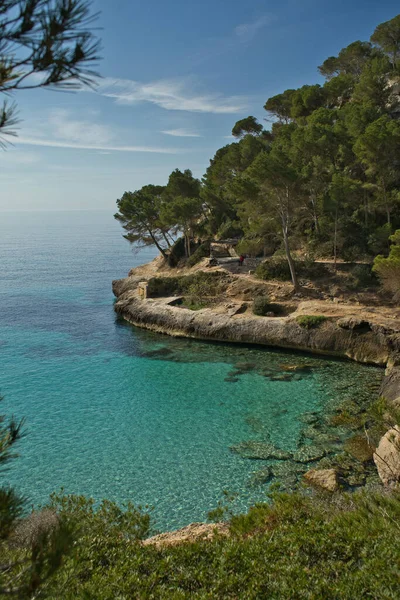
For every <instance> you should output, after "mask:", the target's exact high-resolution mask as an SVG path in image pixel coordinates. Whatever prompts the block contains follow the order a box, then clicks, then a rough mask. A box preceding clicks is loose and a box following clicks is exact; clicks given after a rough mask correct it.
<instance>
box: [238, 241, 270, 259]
mask: <svg viewBox="0 0 400 600" xmlns="http://www.w3.org/2000/svg"><path fill="white" fill-rule="evenodd" d="M264 246H265V242H264V240H263V239H262V238H254V239H246V238H243V239H241V240H240V242H239V243H238V245H237V246H236V252H237V254H239V255H240V254H246V255H248V256H250V257H256V256H260V255H262V253H263V250H264Z"/></svg>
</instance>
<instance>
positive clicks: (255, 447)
mask: <svg viewBox="0 0 400 600" xmlns="http://www.w3.org/2000/svg"><path fill="white" fill-rule="evenodd" d="M230 450H231V452H235V453H236V454H239V455H240V456H241V457H242V458H248V459H250V460H268V459H270V458H275V459H276V460H288V459H290V458H292V454H291V453H290V452H286V451H285V450H282V449H281V448H276V447H275V446H274V445H273V444H270V443H269V442H257V441H251V440H250V441H248V442H241V443H240V444H236V445H234V446H231V447H230Z"/></svg>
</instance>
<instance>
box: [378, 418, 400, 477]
mask: <svg viewBox="0 0 400 600" xmlns="http://www.w3.org/2000/svg"><path fill="white" fill-rule="evenodd" d="M374 462H375V464H376V468H377V469H378V474H379V477H380V478H381V481H382V483H383V484H384V485H392V486H393V485H396V484H397V485H398V484H400V427H399V426H398V425H395V426H394V427H393V429H389V431H387V432H386V433H385V435H384V436H383V438H382V439H381V441H380V442H379V446H378V447H377V449H376V452H375V453H374Z"/></svg>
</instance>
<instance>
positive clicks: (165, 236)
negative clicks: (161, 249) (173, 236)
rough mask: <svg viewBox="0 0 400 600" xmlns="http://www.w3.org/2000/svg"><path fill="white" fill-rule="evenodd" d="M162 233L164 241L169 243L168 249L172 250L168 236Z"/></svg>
mask: <svg viewBox="0 0 400 600" xmlns="http://www.w3.org/2000/svg"><path fill="white" fill-rule="evenodd" d="M161 233H162V236H163V238H164V240H165V241H166V242H167V246H168V248H171V243H170V241H169V239H168V238H167V234H166V233H165V232H164V231H162V232H161Z"/></svg>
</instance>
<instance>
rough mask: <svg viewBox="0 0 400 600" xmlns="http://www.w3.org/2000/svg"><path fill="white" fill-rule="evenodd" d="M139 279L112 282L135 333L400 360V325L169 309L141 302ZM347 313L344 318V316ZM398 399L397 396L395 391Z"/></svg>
mask: <svg viewBox="0 0 400 600" xmlns="http://www.w3.org/2000/svg"><path fill="white" fill-rule="evenodd" d="M142 280H143V277H137V276H129V277H127V278H126V279H120V280H116V281H114V282H113V292H114V295H115V296H116V298H117V302H116V303H115V311H116V312H117V313H118V314H119V315H121V316H122V317H123V318H124V319H125V320H126V321H128V322H129V323H131V324H132V325H135V326H137V327H142V328H145V329H149V330H152V331H155V332H158V333H164V334H168V335H172V336H178V337H188V338H194V339H199V340H211V341H218V342H230V343H245V344H258V345H264V346H271V347H276V348H286V349H292V350H300V351H304V352H312V353H316V354H324V355H331V356H336V357H343V358H349V359H352V360H355V361H357V362H360V363H369V364H374V365H378V366H386V365H388V364H393V363H396V362H397V357H398V356H399V354H400V323H398V324H395V323H388V322H387V321H384V322H382V320H381V319H379V314H378V315H377V318H372V319H371V318H368V319H366V318H365V317H363V316H361V317H360V316H359V315H358V314H357V311H355V313H354V314H351V312H350V314H349V313H348V311H346V312H345V311H343V314H342V315H341V316H339V318H335V317H327V318H326V321H325V322H323V323H322V324H321V325H319V326H318V327H316V328H312V329H307V328H304V327H301V326H300V325H299V324H298V322H297V320H296V315H297V312H294V313H293V314H292V315H289V316H287V317H258V316H255V315H253V314H250V313H249V312H248V311H247V312H246V313H245V314H241V308H242V305H243V303H242V302H229V303H227V304H226V305H222V306H218V307H216V308H212V309H211V308H204V309H202V310H198V311H193V310H190V309H187V308H183V307H180V306H176V305H174V302H175V299H174V298H147V299H144V300H143V299H141V298H140V296H139V294H138V285H139V283H140V282H141V281H142ZM346 313H347V314H346ZM399 395H400V390H399Z"/></svg>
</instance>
